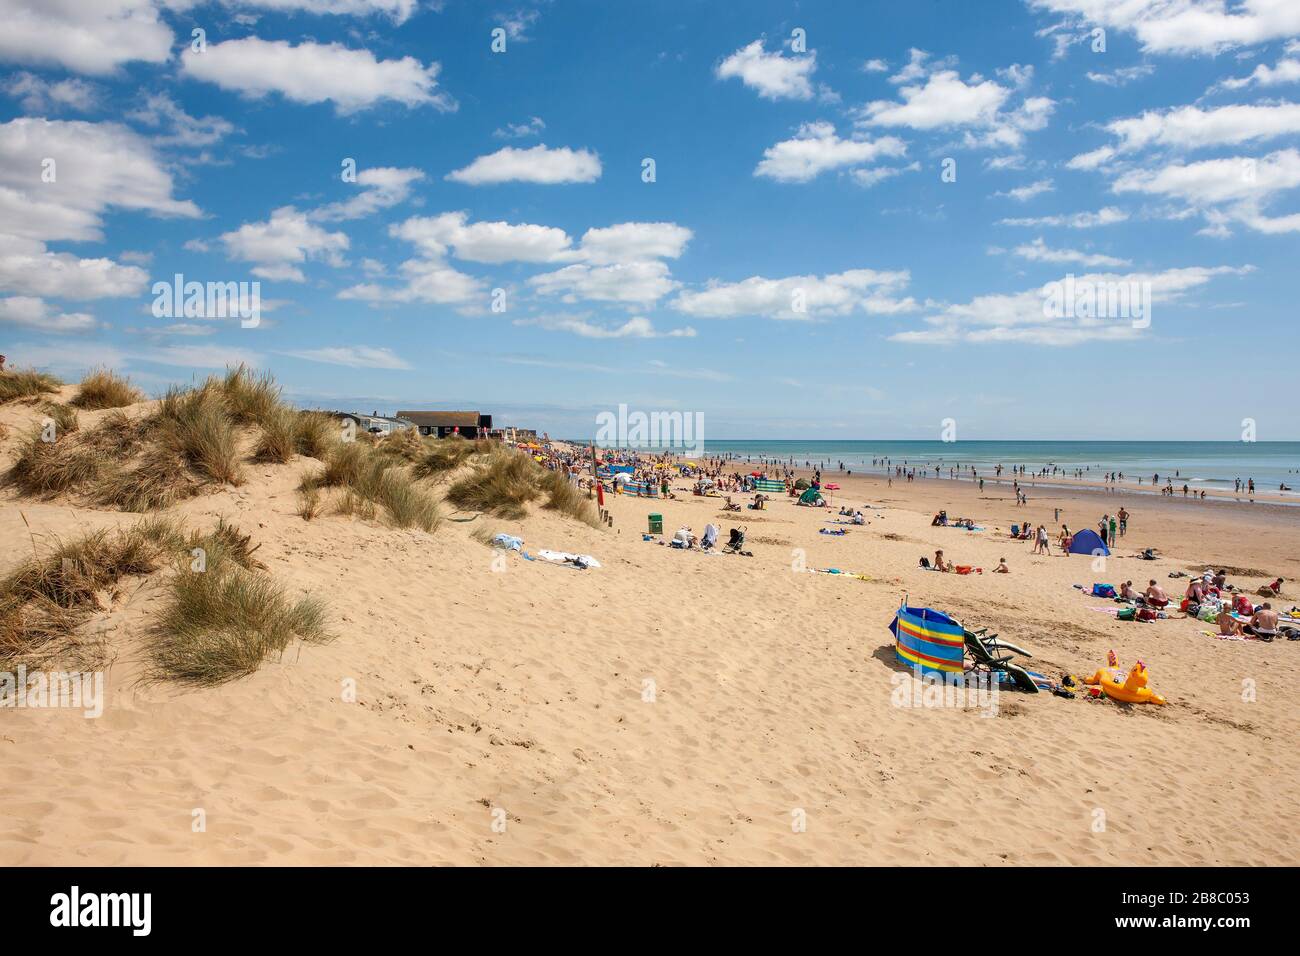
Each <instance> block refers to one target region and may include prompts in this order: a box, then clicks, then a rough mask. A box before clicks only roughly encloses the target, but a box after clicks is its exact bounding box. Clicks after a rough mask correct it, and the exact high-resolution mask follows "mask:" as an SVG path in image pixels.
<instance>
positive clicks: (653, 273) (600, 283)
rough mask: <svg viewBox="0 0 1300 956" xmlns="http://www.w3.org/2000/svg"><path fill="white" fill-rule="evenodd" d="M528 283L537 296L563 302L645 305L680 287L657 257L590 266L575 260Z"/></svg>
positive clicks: (535, 277)
mask: <svg viewBox="0 0 1300 956" xmlns="http://www.w3.org/2000/svg"><path fill="white" fill-rule="evenodd" d="M528 285H529V286H530V287H531V288H532V289H534V290H535V291H536V292H537V293H538V294H539V295H544V296H558V297H559V298H560V300H561V301H562V302H566V303H574V302H582V301H589V302H614V303H619V304H623V305H629V306H630V305H636V306H647V305H650V304H652V303H654V302H656V301H658V300H659V299H661V298H663V297H664V296H666V295H668V293H670V292H672V291H673V290H674V289H677V288H679V287H680V286H681V283H679V282H677V281H676V280H675V279H673V278H672V275H671V274H670V273H669V270H668V266H667V265H665V264H664V263H663V262H660V261H658V260H648V261H639V262H618V263H614V264H612V265H603V266H591V265H587V264H585V263H577V264H575V265H571V266H565V267H564V268H563V269H558V270H556V271H555V272H547V273H543V274H542V275H537V276H533V277H532V278H530V279H529V280H528Z"/></svg>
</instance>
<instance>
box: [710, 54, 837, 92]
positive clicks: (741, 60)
mask: <svg viewBox="0 0 1300 956" xmlns="http://www.w3.org/2000/svg"><path fill="white" fill-rule="evenodd" d="M816 69H817V53H816V51H813V52H810V53H808V54H807V55H805V56H785V55H783V53H782V51H780V50H777V51H776V52H774V53H768V52H766V51H765V50H764V49H763V41H762V40H755V41H754V42H753V43H750V44H749V45H747V46H743V47H741V48H740V49H739V50H737V51H736V52H735V53H733V54H731V56H729V57H727V58H726V59H725V60H723V61H722V62H721V63H719V64H718V66H717V69H716V71H715V72H716V74H717V77H718V79H720V80H726V79H731V78H733V77H736V78H739V79H740V81H741V82H742V83H744V84H745V85H746V86H748V87H749V88H750V89H752V90H757V91H758V95H759V96H761V97H763V98H764V99H768V100H809V99H812V96H813V89H812V84H811V83H810V82H809V81H808V78H809V77H811V76H812V75H813V73H814V72H815V71H816Z"/></svg>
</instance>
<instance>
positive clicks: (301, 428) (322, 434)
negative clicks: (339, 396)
mask: <svg viewBox="0 0 1300 956" xmlns="http://www.w3.org/2000/svg"><path fill="white" fill-rule="evenodd" d="M339 435H340V432H339V424H338V421H337V420H336V419H335V418H334V417H333V416H332V415H326V414H325V413H324V412H299V413H298V425H297V429H296V430H295V432H294V446H295V447H296V448H297V449H298V454H300V455H306V456H307V457H308V458H319V459H324V458H325V456H326V454H328V453H329V450H330V448H332V447H333V446H334V445H335V444H336V443H337V442H338V440H339Z"/></svg>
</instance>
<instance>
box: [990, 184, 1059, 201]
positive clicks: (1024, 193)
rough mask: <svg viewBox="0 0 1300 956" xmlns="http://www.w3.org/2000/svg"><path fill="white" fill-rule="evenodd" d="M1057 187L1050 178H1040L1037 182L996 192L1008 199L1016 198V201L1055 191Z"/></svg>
mask: <svg viewBox="0 0 1300 956" xmlns="http://www.w3.org/2000/svg"><path fill="white" fill-rule="evenodd" d="M1055 189H1056V187H1055V186H1054V185H1053V184H1052V181H1051V180H1050V179H1039V180H1037V181H1036V182H1032V183H1026V184H1025V185H1023V186H1016V187H1015V188H1014V189H1008V190H1006V191H1005V192H1000V193H995V194H994V195H996V196H1005V197H1007V198H1008V199H1014V200H1015V201H1016V202H1028V201H1029V200H1031V199H1033V198H1034V197H1035V196H1041V195H1042V194H1043V193H1050V192H1053V191H1054V190H1055Z"/></svg>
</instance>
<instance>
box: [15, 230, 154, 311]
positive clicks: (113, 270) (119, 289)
mask: <svg viewBox="0 0 1300 956" xmlns="http://www.w3.org/2000/svg"><path fill="white" fill-rule="evenodd" d="M148 278H149V276H148V274H147V273H146V272H145V271H144V270H143V269H140V268H137V267H136V266H124V265H121V264H119V263H117V262H114V261H113V260H112V259H81V258H78V257H77V256H74V255H73V254H72V253H70V252H50V251H49V250H48V249H46V248H45V243H43V242H40V241H39V240H36V239H24V238H20V237H17V236H7V235H4V234H0V290H3V291H6V292H20V293H24V294H26V295H35V296H46V297H49V298H53V299H78V300H84V299H104V298H115V297H121V296H129V295H136V294H138V293H140V292H141V291H143V289H144V287H145V284H146V283H147V282H148Z"/></svg>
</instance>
